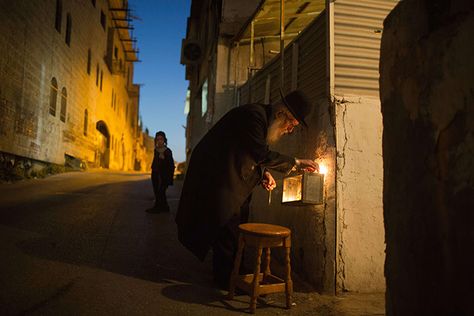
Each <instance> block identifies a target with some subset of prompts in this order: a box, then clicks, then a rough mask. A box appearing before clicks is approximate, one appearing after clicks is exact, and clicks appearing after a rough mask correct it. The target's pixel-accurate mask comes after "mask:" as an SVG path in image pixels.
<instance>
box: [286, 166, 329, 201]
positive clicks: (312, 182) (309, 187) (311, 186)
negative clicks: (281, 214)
mask: <svg viewBox="0 0 474 316" xmlns="http://www.w3.org/2000/svg"><path fill="white" fill-rule="evenodd" d="M323 192H324V175H323V174H320V173H312V172H304V173H302V174H299V175H295V176H288V177H285V178H283V195H282V199H281V202H282V204H288V205H307V204H323Z"/></svg>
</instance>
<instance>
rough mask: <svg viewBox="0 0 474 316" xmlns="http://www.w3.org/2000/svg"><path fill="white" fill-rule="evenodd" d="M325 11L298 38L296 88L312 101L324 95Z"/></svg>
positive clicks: (325, 60) (325, 55) (325, 80)
mask: <svg viewBox="0 0 474 316" xmlns="http://www.w3.org/2000/svg"><path fill="white" fill-rule="evenodd" d="M326 25H327V18H326V10H324V11H323V12H321V14H320V15H319V16H318V17H317V18H316V20H315V21H314V22H313V23H312V24H311V25H310V26H309V27H308V28H307V29H306V30H305V31H304V32H303V33H302V34H301V36H300V37H299V38H298V50H299V57H298V60H299V61H298V84H297V86H298V88H299V89H301V90H303V92H305V93H306V95H307V96H308V97H309V98H310V100H312V101H316V100H318V99H320V98H322V97H324V96H325V95H326V93H327V92H326V90H327V89H326V87H327V79H326V77H327V76H326V68H327V36H326V33H327V26H326Z"/></svg>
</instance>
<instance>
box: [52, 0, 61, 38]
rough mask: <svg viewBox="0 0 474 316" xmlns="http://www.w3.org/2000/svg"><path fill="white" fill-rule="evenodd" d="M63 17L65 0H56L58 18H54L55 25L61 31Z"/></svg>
mask: <svg viewBox="0 0 474 316" xmlns="http://www.w3.org/2000/svg"><path fill="white" fill-rule="evenodd" d="M62 17H63V1H62V0H56V18H55V20H54V27H55V28H56V30H57V31H58V32H60V33H61V22H62Z"/></svg>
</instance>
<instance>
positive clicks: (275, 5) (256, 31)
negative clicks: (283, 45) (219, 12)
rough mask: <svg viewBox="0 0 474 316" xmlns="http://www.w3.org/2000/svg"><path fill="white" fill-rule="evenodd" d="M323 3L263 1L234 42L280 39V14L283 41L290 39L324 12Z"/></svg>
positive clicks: (305, 0) (297, 0) (293, 0)
mask: <svg viewBox="0 0 474 316" xmlns="http://www.w3.org/2000/svg"><path fill="white" fill-rule="evenodd" d="M325 3H326V1H325V0H263V1H262V2H261V3H260V5H259V7H258V8H257V10H256V11H255V13H254V15H253V16H251V17H250V19H249V20H248V21H247V23H246V24H245V26H244V27H243V28H242V30H241V31H240V32H239V33H238V34H237V35H236V37H235V38H234V41H235V42H239V43H247V42H250V41H252V40H259V39H266V38H268V39H271V38H280V14H282V15H283V21H284V28H283V30H282V31H283V32H282V34H283V39H284V40H288V39H292V38H293V37H295V36H297V35H298V34H299V33H300V32H301V31H302V30H303V29H305V28H306V26H307V25H308V24H309V23H311V21H313V20H314V19H315V18H316V17H317V16H318V15H319V14H320V13H321V12H322V11H323V10H324V8H325Z"/></svg>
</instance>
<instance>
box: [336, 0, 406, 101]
mask: <svg viewBox="0 0 474 316" xmlns="http://www.w3.org/2000/svg"><path fill="white" fill-rule="evenodd" d="M397 3H398V1H393V0H392V1H390V0H337V1H335V3H334V51H335V52H334V71H335V78H334V79H335V82H334V88H335V93H336V94H339V95H343V94H357V95H369V96H378V94H379V55H380V39H381V37H382V34H381V30H382V26H383V21H384V19H385V17H386V16H387V15H388V13H389V12H390V11H391V10H392V9H393V7H394V6H395V5H396V4H397Z"/></svg>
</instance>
